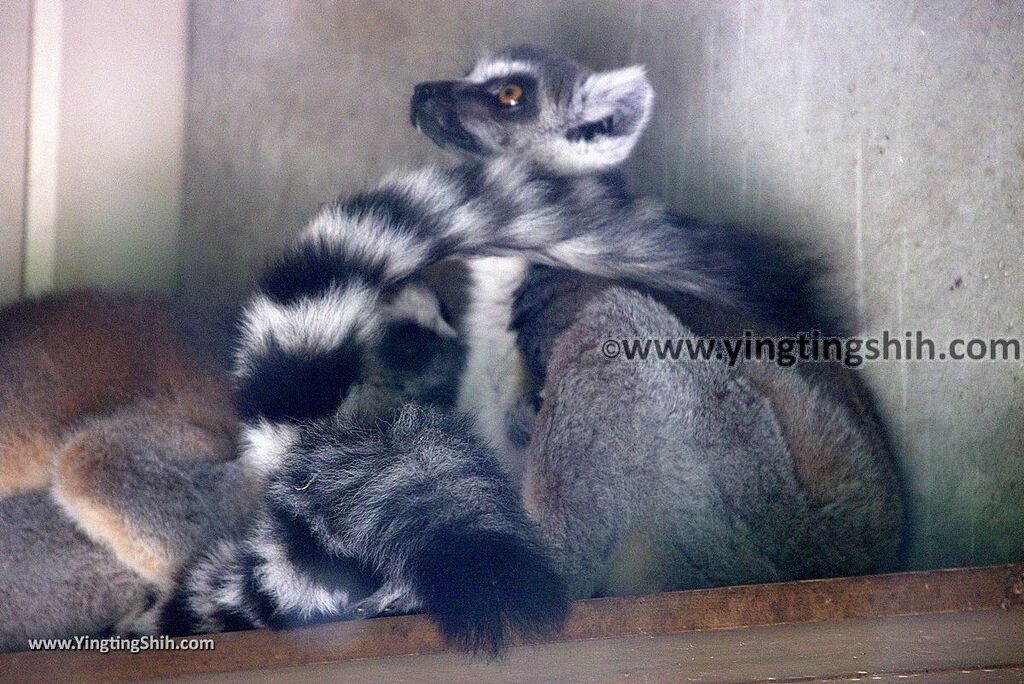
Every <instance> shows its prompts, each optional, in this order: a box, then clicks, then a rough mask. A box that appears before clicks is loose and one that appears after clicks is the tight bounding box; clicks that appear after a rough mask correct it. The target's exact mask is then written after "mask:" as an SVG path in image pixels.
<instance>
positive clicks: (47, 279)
mask: <svg viewBox="0 0 1024 684" xmlns="http://www.w3.org/2000/svg"><path fill="white" fill-rule="evenodd" d="M187 10H188V2H187V0H32V2H29V1H28V0H5V1H4V2H0V303H5V302H6V301H8V300H10V299H13V298H15V297H17V296H19V295H23V294H29V295H34V294H39V293H42V292H46V291H49V290H53V289H72V288H80V287H85V286H97V285H98V286H104V287H108V288H122V289H132V290H146V289H162V290H173V289H175V288H176V287H177V284H178V281H177V278H178V275H179V273H180V269H179V268H178V264H177V261H176V256H177V251H178V250H177V243H178V225H179V221H180V214H179V210H180V206H181V196H180V192H181V179H182V157H183V154H184V133H185V132H184V128H185V126H184V119H185V76H186V68H185V66H186V60H187V56H188V39H187V26H188V22H187V16H188V11H187Z"/></svg>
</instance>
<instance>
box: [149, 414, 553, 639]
mask: <svg viewBox="0 0 1024 684" xmlns="http://www.w3.org/2000/svg"><path fill="white" fill-rule="evenodd" d="M264 499H265V502H266V505H265V507H264V508H263V509H262V510H261V511H260V513H259V515H258V517H257V518H256V519H255V520H254V522H253V524H252V525H251V526H250V527H249V529H248V531H247V532H246V533H245V534H242V535H240V536H239V537H238V538H234V539H229V540H225V541H222V542H220V543H219V544H216V545H214V546H213V547H211V548H210V549H209V550H208V551H207V552H206V553H205V554H203V555H201V556H200V557H199V558H197V559H196V560H195V561H194V562H193V563H191V564H190V565H189V566H188V567H187V568H186V571H185V573H184V575H183V577H182V578H181V581H180V582H179V584H178V588H177V592H176V594H175V595H174V596H173V597H171V598H170V599H169V600H168V601H166V602H165V603H164V604H163V605H162V606H161V607H160V608H159V613H160V617H159V624H158V628H159V629H160V631H162V632H164V633H169V634H187V633H194V632H209V631H221V630H237V629H247V628H252V627H271V628H281V627H288V626H293V625H297V624H309V623H314V622H323V621H327V620H337V619H346V618H356V617H371V616H374V615H378V614H384V613H389V612H407V611H410V610H417V609H418V610H422V611H423V612H424V613H426V614H427V615H428V616H429V617H430V618H432V619H433V620H434V621H435V622H436V623H437V625H438V627H439V628H440V630H441V632H442V634H443V635H444V636H445V637H446V638H447V639H448V640H449V641H451V642H452V643H453V644H454V645H456V646H458V647H460V648H462V649H465V650H470V651H474V652H475V651H483V652H486V653H491V654H494V653H497V652H499V651H500V650H502V649H503V648H504V647H505V646H506V645H508V643H509V642H510V640H511V639H512V638H514V637H515V638H520V639H527V640H530V639H535V638H540V637H544V636H548V635H550V634H551V633H552V632H553V631H554V630H556V629H557V628H558V627H559V626H560V625H561V624H562V621H563V620H564V619H565V615H566V612H567V609H568V599H567V595H566V589H565V586H564V583H563V581H562V579H561V577H560V576H559V575H558V574H557V573H556V572H555V570H554V568H553V564H552V562H551V560H550V558H549V556H548V553H547V552H546V551H545V549H544V548H543V546H542V544H541V543H540V541H539V538H538V534H537V532H536V530H535V529H534V527H533V526H532V524H531V523H530V521H529V520H528V519H527V516H526V512H525V511H524V510H523V508H522V504H521V502H520V499H519V495H518V493H517V492H516V490H515V489H514V487H513V486H512V484H511V483H510V482H509V481H508V479H507V478H506V476H505V475H504V473H503V471H502V470H501V468H500V466H499V465H498V463H497V461H496V460H495V458H494V457H493V455H492V454H491V453H490V452H489V451H487V450H486V449H484V448H483V447H482V446H481V445H480V444H479V443H477V442H476V441H475V440H474V438H473V437H472V436H471V433H470V431H469V429H468V427H467V425H466V424H465V422H464V421H463V420H462V419H460V418H457V417H455V416H453V415H451V414H446V413H443V412H439V411H436V410H432V409H424V408H419V407H416V406H413V405H408V406H406V407H404V408H402V409H401V410H399V411H398V412H397V413H396V414H395V415H394V416H392V417H391V418H390V419H389V420H388V421H386V423H384V424H381V423H378V422H376V421H374V422H372V423H357V422H352V421H349V420H346V419H339V420H328V421H318V422H314V423H309V424H307V425H306V429H304V430H303V431H302V437H301V438H300V439H299V440H298V441H297V442H296V443H294V444H293V445H292V446H291V447H290V448H289V449H288V457H287V458H286V459H285V462H284V464H283V465H282V467H281V468H279V469H277V470H276V471H274V472H273V473H272V474H271V475H270V476H269V477H268V480H267V483H266V492H265V497H264Z"/></svg>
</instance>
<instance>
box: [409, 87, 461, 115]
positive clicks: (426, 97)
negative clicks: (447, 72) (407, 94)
mask: <svg viewBox="0 0 1024 684" xmlns="http://www.w3.org/2000/svg"><path fill="white" fill-rule="evenodd" d="M454 85H455V83H454V81H428V82H426V83H419V84H417V85H416V87H415V88H413V91H412V102H411V103H410V108H409V116H410V118H411V120H412V125H413V126H415V125H416V117H417V115H418V114H420V113H421V111H420V110H421V109H423V108H424V107H425V106H426V105H427V104H428V103H430V102H435V103H436V100H437V99H438V98H440V97H444V96H447V95H450V94H451V92H452V87H453V86H454Z"/></svg>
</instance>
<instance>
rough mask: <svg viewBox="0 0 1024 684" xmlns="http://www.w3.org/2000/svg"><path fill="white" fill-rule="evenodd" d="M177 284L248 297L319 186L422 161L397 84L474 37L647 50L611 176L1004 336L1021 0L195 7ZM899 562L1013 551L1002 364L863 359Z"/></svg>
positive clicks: (880, 319) (881, 310)
mask: <svg viewBox="0 0 1024 684" xmlns="http://www.w3.org/2000/svg"><path fill="white" fill-rule="evenodd" d="M193 10H194V11H193V17H192V47H191V50H192V53H191V74H190V79H191V91H190V104H189V114H188V127H187V150H186V159H187V161H186V176H185V200H184V202H185V205H184V217H185V221H184V224H185V225H184V229H183V233H182V243H181V252H180V256H181V259H182V273H183V280H184V283H185V287H186V290H187V291H188V292H190V293H191V294H193V295H197V296H202V297H205V298H207V299H208V300H210V301H221V302H223V301H230V300H232V299H234V298H237V297H238V296H240V295H241V294H242V293H244V292H245V290H246V288H247V287H248V286H249V284H250V283H251V278H252V276H253V273H254V271H255V269H256V268H257V267H258V265H259V264H260V263H261V261H262V260H263V259H264V258H265V256H266V255H267V254H269V253H272V252H273V251H274V250H276V249H277V248H278V246H279V245H280V244H281V242H282V241H283V240H284V239H285V238H287V237H288V236H291V235H294V234H295V232H296V231H297V230H299V228H300V227H301V225H302V222H303V220H304V218H305V217H306V216H308V214H309V213H310V212H311V211H313V210H314V209H315V208H316V206H317V205H318V203H320V202H321V201H324V200H327V199H331V198H333V197H334V196H336V195H337V194H339V193H347V192H350V191H352V190H355V189H358V188H361V187H364V186H365V185H367V184H368V183H371V182H372V181H373V180H374V179H377V178H379V177H380V176H381V175H382V174H384V173H385V172H386V171H387V170H389V169H392V168H393V167H395V166H398V165H413V164H417V163H420V162H424V161H427V160H430V159H436V158H437V157H438V153H436V152H435V151H434V150H433V149H432V148H431V146H430V145H429V144H428V143H426V142H424V141H423V140H420V139H419V138H418V137H417V136H416V134H415V133H414V131H413V130H412V129H411V128H410V127H409V124H408V120H407V114H406V107H407V101H408V96H409V94H410V89H411V87H412V85H413V84H414V83H415V82H417V81H419V80H423V79H427V78H435V77H440V76H444V75H457V74H460V73H461V71H462V70H463V69H464V68H465V67H466V66H468V65H469V63H471V62H472V60H473V58H474V56H475V55H476V54H477V53H478V52H479V51H480V50H481V49H483V48H484V47H486V46H489V45H502V44H507V43H511V42H522V41H529V42H534V43H538V44H541V45H546V46H551V47H556V48H560V49H563V50H566V51H568V52H570V53H572V54H574V55H576V56H577V57H579V58H580V59H582V60H584V61H586V62H588V63H590V64H592V65H595V66H598V67H610V66H619V65H624V64H627V63H633V62H643V63H646V64H647V65H648V66H649V68H650V73H651V78H652V80H653V82H654V85H655V88H656V89H657V91H658V95H659V99H658V103H657V114H656V116H655V118H654V121H653V124H652V127H651V130H650V131H649V133H648V134H647V135H646V137H645V139H644V140H643V142H642V144H641V145H640V147H639V149H638V151H637V152H636V154H635V158H634V159H633V161H632V162H631V163H630V172H631V176H632V179H633V181H634V183H635V185H636V187H637V188H638V189H640V190H642V191H645V192H649V193H651V194H654V195H657V196H659V197H661V198H662V199H664V200H665V201H666V202H668V203H669V204H670V205H671V206H672V207H673V208H674V209H677V210H680V211H684V212H688V213H692V214H697V215H700V216H704V217H707V218H712V219H722V220H729V221H736V222H742V223H746V224H750V225H753V226H756V227H758V228H759V229H761V230H764V231H769V232H775V233H777V234H780V235H790V236H799V237H801V238H804V239H806V240H809V241H811V242H812V243H813V244H814V245H815V246H816V247H817V248H818V249H819V250H820V251H821V252H823V253H825V254H827V255H829V256H830V257H831V258H832V259H833V260H834V262H835V263H836V265H837V272H836V274H835V276H834V278H833V279H832V281H831V283H830V284H831V287H832V289H833V291H834V293H835V294H836V295H837V296H839V297H842V298H844V299H846V300H847V301H849V302H850V303H851V305H852V306H853V307H854V309H855V310H856V311H857V313H858V316H859V322H860V324H861V327H862V329H863V330H864V331H865V332H866V333H869V334H878V333H880V332H881V331H882V330H890V331H894V332H897V333H899V332H901V331H904V330H917V329H921V330H923V331H925V333H926V334H928V335H930V336H932V337H933V338H935V339H936V340H939V341H940V342H942V343H944V342H945V341H946V340H949V339H951V338H954V337H957V336H964V335H970V336H985V337H987V336H1000V335H1010V336H1015V337H1018V338H1020V337H1024V320H1022V319H1024V316H1022V309H1024V263H1022V259H1021V257H1022V255H1024V232H1022V228H1024V226H1022V222H1024V172H1022V168H1024V127H1022V121H1024V47H1022V46H1024V3H1022V2H1019V1H1010V2H997V1H994V0H990V1H984V2H973V3H962V2H959V1H958V0H923V1H921V2H916V3H900V2H817V3H811V2H782V1H773V2H740V1H736V2H716V3H711V2H697V1H689V2H666V1H661V2H655V1H646V2H624V1H611V0H609V1H604V2H602V1H599V0H590V1H587V0H575V1H573V2H558V3H556V2H514V1H510V0H500V1H496V0H484V1H473V0H459V1H456V2H442V1H438V0H431V1H429V2H409V3H397V2H396V3H384V2H343V1H329V0H323V1H321V2H309V3H305V4H303V3H294V2H293V3H263V2H251V3H249V2H246V3H226V2H221V1H219V0H195V1H194V6H193ZM863 372H864V373H865V374H866V375H867V376H868V378H869V380H870V382H871V384H872V386H873V388H874V390H875V393H876V396H877V398H878V401H879V404H880V407H881V410H882V413H883V414H884V417H885V419H886V422H887V423H888V425H889V426H890V428H891V431H892V435H893V439H894V442H895V445H896V447H897V449H898V452H899V455H900V462H901V468H902V470H903V473H904V477H905V480H906V482H907V486H908V489H909V492H910V501H911V514H912V521H913V528H914V538H913V540H912V545H911V560H910V564H911V565H912V566H913V567H928V566H940V565H952V564H967V563H984V562H995V561H1002V560H1008V559H1014V558H1020V557H1021V556H1022V553H1024V420H1022V417H1024V366H1022V364H1021V363H953V362H945V363H939V362H934V363H896V362H889V363H884V364H873V365H871V366H870V367H868V368H866V369H865V370H864V371H863Z"/></svg>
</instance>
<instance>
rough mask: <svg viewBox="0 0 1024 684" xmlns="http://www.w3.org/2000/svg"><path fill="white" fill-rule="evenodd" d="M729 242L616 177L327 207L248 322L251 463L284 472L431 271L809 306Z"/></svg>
mask: <svg viewBox="0 0 1024 684" xmlns="http://www.w3.org/2000/svg"><path fill="white" fill-rule="evenodd" d="M731 235H732V234H731V232H730V231H727V230H722V229H719V228H716V227H714V226H708V225H704V224H699V223H688V222H680V221H679V220H677V219H674V218H672V217H670V216H668V215H666V214H665V213H664V211H663V210H662V209H661V208H659V207H658V206H656V205H653V204H648V203H646V202H644V201H640V200H635V199H633V198H631V197H630V196H629V195H628V194H626V192H625V190H624V188H623V185H622V183H621V182H620V180H618V179H617V177H613V176H575V177H561V176H557V175H551V174H550V173H546V172H543V171H541V170H539V169H538V168H536V167H534V166H531V165H530V164H528V163H526V162H522V161H514V160H506V159H495V160H492V161H489V162H487V163H484V164H467V165H462V166H456V167H453V168H443V167H428V168H426V169H424V170H421V171H418V172H415V173H411V174H407V175H402V176H398V177H395V178H393V179H391V180H389V181H386V182H385V183H384V184H383V185H381V186H380V187H379V188H378V189H376V190H373V191H371V192H366V193H363V194H360V195H357V196H355V197H353V198H351V199H349V200H346V201H340V202H338V203H335V204H331V205H328V206H326V207H325V208H323V209H322V210H321V211H320V213H319V214H318V215H317V216H316V217H315V218H314V219H313V220H312V221H311V223H310V225H309V226H308V228H307V229H306V231H305V233H304V234H303V235H302V237H301V238H300V239H299V241H298V243H297V244H296V245H295V246H293V247H292V248H291V249H290V250H289V251H287V252H286V253H285V254H284V255H283V256H282V257H281V258H280V259H279V260H278V262H277V263H276V264H275V265H274V266H273V267H272V268H270V269H269V270H268V271H267V272H266V273H265V274H264V276H263V278H262V281H261V284H260V288H259V291H258V293H257V295H256V296H255V297H254V298H253V299H252V300H251V301H250V302H249V304H248V305H247V307H246V308H245V310H244V313H243V317H242V326H241V334H240V336H239V339H238V348H237V357H236V376H237V381H238V387H239V391H238V396H239V403H240V407H241V411H242V414H243V418H244V420H245V421H246V430H245V433H244V437H245V442H246V446H247V452H248V453H249V454H250V455H251V456H252V457H254V458H255V459H256V460H258V461H261V462H263V463H265V464H272V463H274V462H276V461H277V458H276V456H275V455H274V454H276V453H279V452H280V449H281V447H282V445H286V444H287V443H288V435H287V434H285V433H287V432H288V428H287V425H289V424H294V423H297V422H301V421H304V420H309V419H314V418H318V417H322V416H325V415H328V414H329V413H331V412H332V411H333V410H334V409H335V408H336V407H337V406H338V405H339V404H340V402H341V400H342V399H343V398H344V396H345V395H346V393H347V390H348V388H349V387H350V386H351V385H352V384H353V383H354V382H356V381H357V380H358V378H359V376H360V372H361V364H362V360H361V359H362V356H363V351H364V349H365V348H366V347H367V345H373V344H375V342H376V341H377V340H378V338H379V335H380V329H381V327H382V326H381V322H380V315H381V314H380V312H381V308H382V301H381V300H382V298H383V297H386V296H387V295H388V293H389V292H393V291H394V290H395V288H396V287H398V286H400V285H401V284H402V283H403V281H405V280H406V279H407V278H409V277H410V276H412V275H413V274H417V273H418V272H420V271H421V270H422V269H423V268H424V267H425V266H427V265H429V264H431V263H434V262H436V261H438V260H441V259H444V258H448V257H459V256H482V255H506V254H516V255H520V256H524V257H526V258H527V259H528V260H532V261H534V262H536V263H544V264H551V265H557V266H563V267H568V268H570V269H573V270H577V271H581V272H583V273H587V274H590V275H597V276H603V277H608V278H615V279H620V280H627V281H631V282H635V283H638V284H642V285H646V286H650V287H654V288H657V289H661V290H667V291H671V292H680V293H688V294H692V295H696V296H698V297H702V298H705V299H710V300H712V301H714V302H717V303H721V304H735V305H737V306H749V307H750V308H756V309H769V310H780V311H782V310H785V309H786V307H788V306H790V305H791V304H792V302H791V301H789V298H791V297H799V296H802V294H803V291H802V290H800V288H799V287H796V286H797V285H799V284H800V278H799V277H798V275H796V274H790V275H788V276H787V274H786V273H784V272H783V273H778V272H772V270H773V269H776V270H777V269H778V268H779V267H778V266H777V265H775V264H773V263H771V261H770V260H767V259H758V258H757V255H752V254H751V253H750V252H751V250H750V247H749V245H747V244H745V243H744V244H737V245H736V246H735V247H734V246H732V244H731V240H732V237H731ZM741 242H742V241H741ZM768 275H771V276H773V278H768V277H764V278H762V276H768ZM780 275H781V276H782V277H783V281H782V282H781V284H780V281H779V279H778V277H776V276H780ZM786 277H788V278H789V280H788V281H786V280H785V278H786ZM762 280H764V281H765V282H761V281H762ZM790 284H793V285H794V287H788V286H789V285H790ZM773 307H774V309H773Z"/></svg>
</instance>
